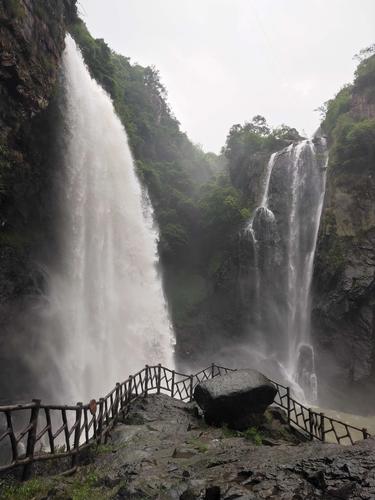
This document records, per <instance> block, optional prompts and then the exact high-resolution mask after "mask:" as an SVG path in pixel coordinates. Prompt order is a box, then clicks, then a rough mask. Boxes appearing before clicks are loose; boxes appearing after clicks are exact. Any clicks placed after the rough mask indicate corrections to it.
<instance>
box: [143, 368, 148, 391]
mask: <svg viewBox="0 0 375 500" xmlns="http://www.w3.org/2000/svg"><path fill="white" fill-rule="evenodd" d="M145 370H146V376H145V391H144V395H145V396H147V391H148V365H146V366H145Z"/></svg>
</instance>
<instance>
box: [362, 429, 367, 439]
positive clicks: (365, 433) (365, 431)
mask: <svg viewBox="0 0 375 500" xmlns="http://www.w3.org/2000/svg"><path fill="white" fill-rule="evenodd" d="M362 434H363V439H367V438H368V433H367V429H366V428H365V427H364V428H363V429H362Z"/></svg>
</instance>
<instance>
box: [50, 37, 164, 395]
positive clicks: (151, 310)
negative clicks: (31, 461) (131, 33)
mask: <svg viewBox="0 0 375 500" xmlns="http://www.w3.org/2000/svg"><path fill="white" fill-rule="evenodd" d="M63 72H64V90H65V102H64V106H63V107H64V113H63V114H64V123H65V130H64V135H65V137H66V139H65V157H64V163H65V179H64V182H63V184H64V190H63V204H62V205H63V206H62V211H63V216H62V217H63V220H64V224H63V231H62V233H63V251H62V259H63V262H62V264H61V266H60V268H59V269H58V270H56V272H54V273H52V276H51V279H50V291H49V301H50V316H51V317H53V318H54V322H55V323H57V324H58V329H57V333H56V335H58V336H59V337H60V338H59V341H58V342H55V343H54V342H52V341H50V343H51V344H52V348H51V351H50V355H51V356H53V358H54V360H55V365H56V366H57V370H58V372H59V377H60V379H61V380H62V384H61V385H62V388H63V392H64V394H63V395H62V396H61V397H62V398H63V399H65V400H67V398H69V400H83V401H85V400H88V399H90V398H91V397H97V396H98V395H104V394H105V393H107V392H108V390H109V389H111V388H112V386H113V385H114V383H115V382H117V381H122V380H124V379H126V378H127V376H128V375H129V374H132V373H135V372H136V371H138V370H139V369H140V368H142V367H143V366H144V365H145V364H146V363H149V364H153V363H164V364H166V365H167V366H173V347H172V330H171V325H170V322H169V318H168V313H167V308H166V303H165V300H164V297H163V292H162V286H161V281H160V279H159V277H158V275H157V270H156V264H157V247H156V240H157V233H156V231H155V229H154V228H153V220H152V213H151V208H150V205H149V203H148V200H147V199H146V198H145V196H143V195H142V190H141V187H140V184H139V182H138V180H137V177H136V174H135V171H134V164H133V160H132V157H131V153H130V149H129V146H128V142H127V136H126V133H125V130H124V128H123V126H122V124H121V122H120V120H119V118H118V117H117V116H116V114H115V112H114V109H113V105H112V102H111V100H110V98H109V96H108V95H107V94H106V93H105V92H104V91H103V89H102V88H101V87H100V86H99V85H98V84H97V83H96V82H95V81H94V80H93V79H92V78H91V77H90V75H89V72H88V70H87V68H86V66H85V65H84V62H83V59H82V56H81V54H80V52H79V51H78V49H77V47H76V45H75V43H74V41H73V40H72V39H71V38H70V37H67V39H66V49H65V53H64V58H63ZM52 382H53V381H52Z"/></svg>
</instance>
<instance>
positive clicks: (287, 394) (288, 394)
mask: <svg viewBox="0 0 375 500" xmlns="http://www.w3.org/2000/svg"><path fill="white" fill-rule="evenodd" d="M280 402H281V399H280ZM286 407H287V412H288V424H289V425H290V413H291V412H290V388H289V387H287V388H286Z"/></svg>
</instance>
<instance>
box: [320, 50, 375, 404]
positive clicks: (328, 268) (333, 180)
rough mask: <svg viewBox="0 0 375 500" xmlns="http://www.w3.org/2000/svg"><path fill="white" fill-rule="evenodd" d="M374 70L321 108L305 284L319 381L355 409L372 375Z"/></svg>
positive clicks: (368, 64)
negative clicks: (313, 248) (314, 216)
mask: <svg viewBox="0 0 375 500" xmlns="http://www.w3.org/2000/svg"><path fill="white" fill-rule="evenodd" d="M374 65H375V57H374V56H372V57H371V58H369V59H368V60H366V61H364V62H362V63H361V65H360V66H359V68H358V70H357V75H356V79H355V81H354V85H353V86H351V87H346V88H344V89H343V90H342V91H341V92H340V93H339V94H338V95H337V96H336V98H335V99H334V100H332V101H331V102H330V103H329V106H328V112H327V117H326V120H325V122H324V123H323V127H325V129H326V132H327V133H328V136H329V139H330V143H331V147H330V160H329V165H328V172H327V189H326V196H325V204H324V209H323V214H322V220H321V228H320V235H319V241H318V248H317V254H316V262H315V276H314V282H313V296H314V303H313V317H312V320H313V329H314V337H315V343H316V347H317V349H318V356H317V359H318V363H319V366H318V369H319V371H320V372H321V374H322V375H323V376H322V377H321V378H322V379H327V378H328V380H329V381H330V382H331V384H332V386H333V385H336V387H342V388H344V387H345V390H343V393H341V394H340V393H337V398H338V402H339V400H341V399H342V398H343V396H344V394H345V392H346V394H345V398H346V399H347V400H348V401H349V402H350V401H352V402H353V405H355V406H356V407H357V408H358V404H361V406H362V408H363V409H367V408H366V402H367V403H368V406H370V403H369V402H368V401H367V399H368V398H367V399H366V400H365V401H364V400H363V392H361V391H359V390H358V389H363V388H364V387H366V384H367V383H371V380H372V379H374V375H375V146H374V144H375V92H374V91H375V78H374V75H375V71H374ZM364 66H365V67H364ZM364 70H366V71H364ZM361 71H362V74H361ZM364 74H366V76H367V78H366V81H365V84H363V76H364ZM361 76H362V81H361ZM334 114H336V116H333V115H334ZM351 389H352V390H351ZM348 391H349V392H348ZM329 392H330V391H329ZM323 396H324V394H323ZM356 396H358V398H357V397H356ZM329 397H330V398H331V397H332V394H331V393H330V395H329ZM360 400H361V401H360Z"/></svg>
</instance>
